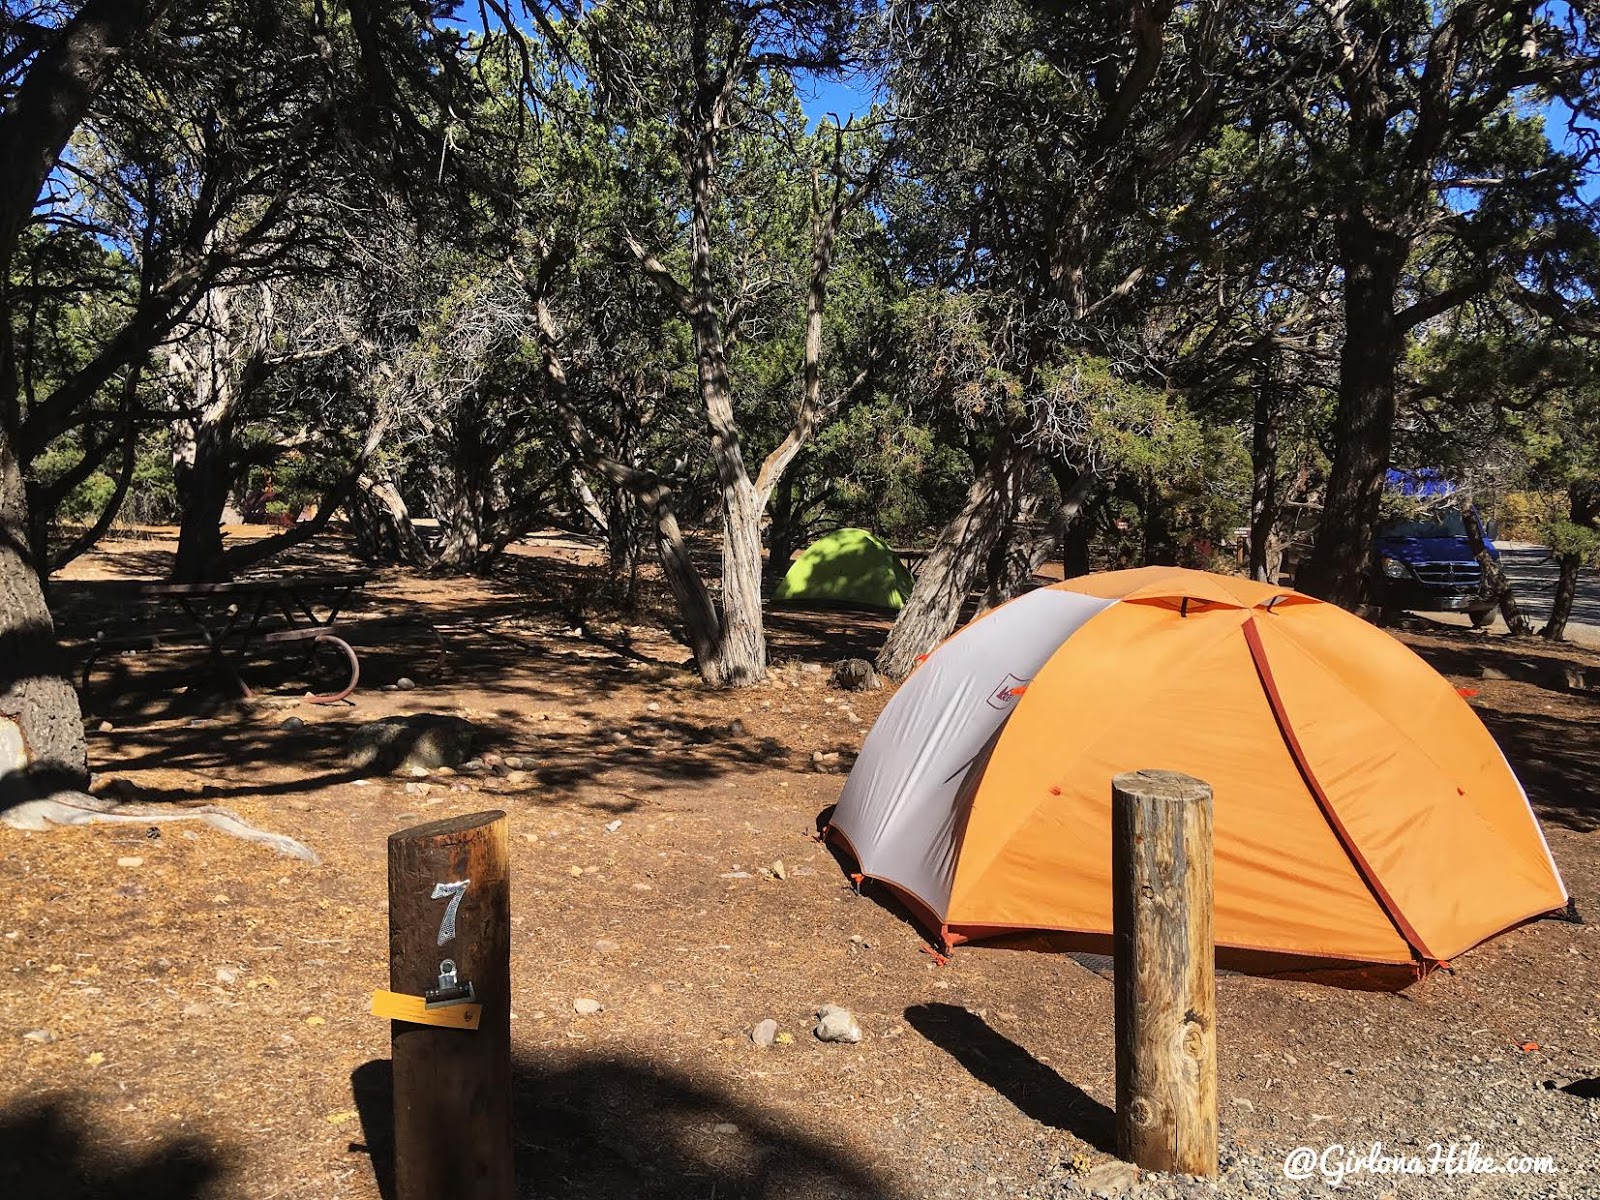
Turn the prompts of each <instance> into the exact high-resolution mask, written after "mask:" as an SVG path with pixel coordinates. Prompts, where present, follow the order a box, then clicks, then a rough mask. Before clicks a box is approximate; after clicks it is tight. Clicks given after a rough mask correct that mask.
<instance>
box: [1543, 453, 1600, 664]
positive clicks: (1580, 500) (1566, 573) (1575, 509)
mask: <svg viewBox="0 0 1600 1200" xmlns="http://www.w3.org/2000/svg"><path fill="white" fill-rule="evenodd" d="M1567 504H1568V516H1569V519H1570V520H1571V522H1572V523H1573V524H1574V525H1577V526H1579V527H1580V528H1583V529H1593V528H1594V525H1595V520H1596V518H1597V517H1600V484H1582V483H1575V484H1573V485H1572V486H1571V487H1569V488H1568V489H1567ZM1559 561H1560V564H1561V575H1560V577H1559V578H1558V579H1557V580H1556V594H1555V598H1554V600H1553V601H1552V602H1551V605H1550V619H1549V620H1548V621H1546V622H1545V625H1544V628H1543V629H1541V630H1540V631H1539V636H1540V637H1542V638H1548V639H1549V640H1550V641H1552V642H1560V641H1564V640H1565V639H1566V636H1567V622H1568V621H1569V620H1571V619H1572V605H1573V603H1574V602H1575V601H1576V600H1577V598H1578V572H1579V571H1581V570H1582V569H1583V563H1584V556H1583V555H1582V554H1581V553H1579V552H1578V551H1576V550H1568V551H1566V552H1565V553H1563V554H1562V555H1561V556H1560V559H1559Z"/></svg>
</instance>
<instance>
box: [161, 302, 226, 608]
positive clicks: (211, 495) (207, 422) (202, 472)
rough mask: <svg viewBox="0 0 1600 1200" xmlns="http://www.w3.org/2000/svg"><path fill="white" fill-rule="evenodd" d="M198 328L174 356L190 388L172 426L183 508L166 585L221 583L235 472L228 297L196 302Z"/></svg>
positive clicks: (176, 482)
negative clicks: (188, 403)
mask: <svg viewBox="0 0 1600 1200" xmlns="http://www.w3.org/2000/svg"><path fill="white" fill-rule="evenodd" d="M198 321H199V327H198V328H197V329H196V330H195V332H194V334H193V335H192V336H191V337H190V339H189V340H188V344H187V346H186V347H185V348H184V349H185V350H186V353H185V354H182V355H180V354H178V353H174V355H173V360H174V363H175V364H178V365H179V369H180V370H183V371H184V372H186V373H187V374H188V375H189V377H190V383H191V386H192V389H193V398H192V405H193V407H192V415H191V416H189V417H186V418H184V419H182V420H180V421H179V422H178V423H177V426H176V428H175V430H174V445H173V453H172V480H173V484H174V485H175V486H176V488H177V492H178V500H179V503H180V505H181V508H182V514H181V516H180V519H179V524H178V552H177V556H176V557H175V558H174V560H173V564H172V578H173V579H174V580H175V581H177V582H179V583H198V582H201V581H212V580H218V579H221V578H223V566H222V512H223V510H224V509H225V508H226V507H227V505H228V495H229V493H230V492H232V490H233V484H234V476H235V466H236V464H235V459H234V444H233V439H234V427H235V425H236V423H237V420H238V413H239V388H240V383H239V379H238V378H237V377H236V373H235V370H234V363H233V355H232V354H231V353H230V337H231V335H232V332H233V298H232V295H231V294H230V292H229V291H228V290H226V289H213V290H211V291H209V292H207V293H206V295H205V297H204V298H203V299H202V300H201V301H200V306H199V313H198Z"/></svg>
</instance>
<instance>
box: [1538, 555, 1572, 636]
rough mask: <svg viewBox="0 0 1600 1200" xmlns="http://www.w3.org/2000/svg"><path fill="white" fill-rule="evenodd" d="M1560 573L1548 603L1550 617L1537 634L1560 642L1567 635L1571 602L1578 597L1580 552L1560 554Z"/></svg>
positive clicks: (1570, 617) (1570, 615)
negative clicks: (1552, 597)
mask: <svg viewBox="0 0 1600 1200" xmlns="http://www.w3.org/2000/svg"><path fill="white" fill-rule="evenodd" d="M1558 561H1559V562H1560V564H1561V574H1560V576H1559V577H1557V579H1556V594H1555V598H1554V600H1552V601H1551V604H1550V619H1549V620H1548V621H1546V622H1545V623H1544V628H1543V629H1541V630H1539V636H1540V637H1542V638H1547V639H1549V640H1550V641H1552V642H1562V641H1565V640H1566V637H1567V622H1568V621H1570V620H1571V619H1572V604H1573V601H1574V600H1576V599H1577V597H1578V572H1579V571H1580V570H1582V569H1583V556H1582V555H1581V554H1572V553H1567V554H1563V555H1561V556H1560V558H1559V559H1558Z"/></svg>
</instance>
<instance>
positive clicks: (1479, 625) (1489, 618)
mask: <svg viewBox="0 0 1600 1200" xmlns="http://www.w3.org/2000/svg"><path fill="white" fill-rule="evenodd" d="M1499 614H1500V610H1499V609H1497V608H1487V609H1484V610H1483V611H1482V612H1469V613H1468V614H1467V616H1468V617H1469V618H1471V620H1472V627H1473V628H1474V629H1487V628H1489V626H1491V625H1493V624H1494V619H1495V617H1497V616H1498V615H1499Z"/></svg>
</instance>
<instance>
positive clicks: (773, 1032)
mask: <svg viewBox="0 0 1600 1200" xmlns="http://www.w3.org/2000/svg"><path fill="white" fill-rule="evenodd" d="M750 1040H751V1041H752V1042H754V1043H755V1044H756V1045H758V1046H760V1047H761V1048H762V1049H763V1050H765V1049H766V1048H767V1047H768V1046H770V1045H772V1043H773V1042H775V1041H777V1040H778V1023H777V1022H776V1021H774V1020H773V1019H772V1018H771V1017H768V1018H767V1019H766V1020H765V1021H761V1022H759V1023H758V1024H757V1025H756V1027H755V1028H754V1029H752V1030H751V1031H750Z"/></svg>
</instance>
